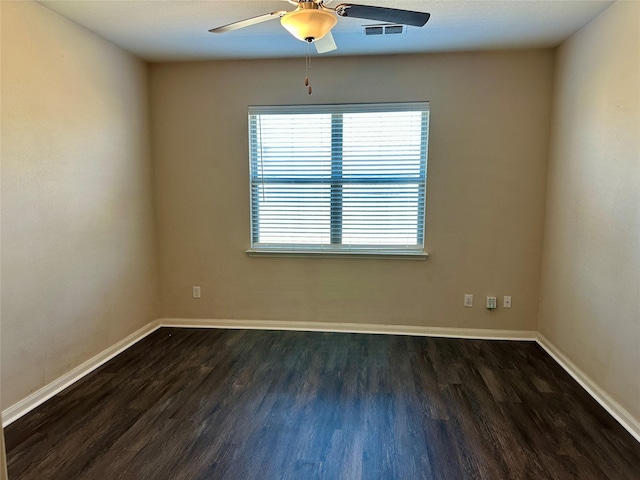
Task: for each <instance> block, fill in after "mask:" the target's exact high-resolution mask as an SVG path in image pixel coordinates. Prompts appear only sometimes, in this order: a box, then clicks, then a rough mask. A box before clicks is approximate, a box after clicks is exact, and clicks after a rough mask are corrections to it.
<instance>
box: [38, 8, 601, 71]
mask: <svg viewBox="0 0 640 480" xmlns="http://www.w3.org/2000/svg"><path fill="white" fill-rule="evenodd" d="M39 3H40V4H42V5H44V6H45V7H46V8H49V9H50V10H53V11H54V12H57V13H59V14H60V15H62V16H64V17H66V18H68V19H70V20H72V21H74V22H75V23H78V24H80V25H82V26H84V27H86V28H87V29H89V30H91V31H93V32H95V33H96V34H98V35H100V36H101V37H103V38H105V39H107V40H109V41H111V42H113V43H115V44H116V45H119V46H120V47H122V48H124V49H125V50H128V51H130V52H132V53H134V54H135V55H137V56H139V57H141V58H143V59H146V60H149V61H176V60H198V59H222V58H277V57H300V56H304V55H305V54H306V51H307V47H306V45H305V44H304V43H303V42H301V41H299V40H296V39H294V38H293V37H292V36H291V35H290V34H289V33H288V32H287V31H285V30H284V28H283V27H282V26H281V25H280V22H279V20H278V19H274V20H270V21H268V22H265V23H261V24H259V25H254V26H252V27H248V28H244V29H241V30H236V31H232V32H227V33H223V34H212V33H209V32H208V30H209V29H210V28H213V27H217V26H221V25H225V24H227V23H231V22H235V21H238V20H243V19H245V18H249V17H254V16H257V15H262V14H265V13H270V12H274V11H278V10H293V9H294V7H293V6H292V5H291V4H289V3H287V2H286V1H285V0H274V1H271V0H257V1H256V0H207V1H192V0H100V1H97V0H42V1H40V2H39ZM325 3H328V4H329V6H331V7H335V6H336V5H339V4H340V3H347V2H346V1H344V0H333V1H331V2H325ZM353 3H358V4H364V5H375V6H380V7H391V8H400V9H406V10H417V11H423V12H429V13H431V19H430V20H429V22H428V23H427V25H426V26H425V27H422V28H417V27H408V28H407V32H406V33H404V34H402V35H386V36H381V37H372V36H366V37H365V36H364V35H363V33H362V25H371V24H375V23H378V22H373V21H367V20H359V19H353V18H342V17H341V18H339V20H338V24H337V25H336V26H335V27H334V29H333V30H332V33H333V36H334V38H335V41H336V43H337V45H338V50H336V51H334V52H331V53H327V54H325V55H370V54H390V53H414V52H442V51H466V50H487V49H510V48H537V47H553V46H557V45H559V44H560V43H562V42H563V41H564V40H565V39H567V38H568V37H569V36H571V35H572V34H573V33H575V32H576V31H577V30H579V29H580V28H581V27H583V26H584V25H586V24H587V23H589V22H590V21H591V20H592V19H593V18H595V17H596V16H598V15H599V14H600V13H601V12H602V11H603V10H605V9H606V8H607V7H608V6H609V5H611V4H612V3H613V2H612V1H599V0H503V1H492V0H491V1H487V0H464V1H459V0H444V1H442V0H440V1H417V0H357V1H355V2H353Z"/></svg>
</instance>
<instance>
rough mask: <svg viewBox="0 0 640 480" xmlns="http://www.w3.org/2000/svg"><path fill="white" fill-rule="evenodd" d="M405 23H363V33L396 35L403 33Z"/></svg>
mask: <svg viewBox="0 0 640 480" xmlns="http://www.w3.org/2000/svg"><path fill="white" fill-rule="evenodd" d="M405 28H406V27H405V25H363V26H362V31H363V33H364V34H365V35H367V36H369V35H398V34H400V33H404V31H405Z"/></svg>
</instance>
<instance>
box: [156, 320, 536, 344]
mask: <svg viewBox="0 0 640 480" xmlns="http://www.w3.org/2000/svg"><path fill="white" fill-rule="evenodd" d="M159 322H160V325H161V326H163V327H182V328H186V327H193V328H230V329H247V330H295V331H302V332H336V333H376V334H386V335H413V336H423V337H446V338H475V339H479V340H528V341H535V340H536V338H537V333H536V332H533V331H528V330H489V329H479V328H448V327H420V326H411V325H378V324H371V323H362V324H361V323H329V322H293V321H278V320H226V319H192V318H161V319H160V320H159Z"/></svg>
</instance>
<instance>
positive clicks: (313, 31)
mask: <svg viewBox="0 0 640 480" xmlns="http://www.w3.org/2000/svg"><path fill="white" fill-rule="evenodd" d="M285 1H287V2H289V3H291V4H292V5H295V6H296V9H295V10H292V11H287V10H279V11H277V12H272V13H267V14H264V15H259V16H257V17H252V18H247V19H245V20H240V21H239V22H234V23H230V24H228V25H223V26H221V27H216V28H212V29H211V30H209V31H210V32H212V33H224V32H229V31H232V30H237V29H239V28H244V27H250V26H252V25H256V24H258V23H262V22H266V21H268V20H272V19H274V18H280V23H281V24H282V26H283V27H284V28H286V29H287V30H288V31H289V33H291V34H292V35H293V36H294V37H295V38H297V39H298V40H302V41H303V42H307V43H312V42H313V43H314V44H315V46H316V50H317V51H318V53H325V52H330V51H332V50H335V49H336V48H337V47H336V44H335V41H334V40H333V36H332V35H331V29H332V28H333V27H334V26H335V25H336V23H337V22H338V18H337V17H351V18H362V19H366V20H376V21H381V22H387V23H394V24H398V25H411V26H414V27H422V26H424V25H425V24H426V23H427V21H428V20H429V17H430V14H429V13H424V12H414V11H411V10H400V9H397V8H386V7H373V6H369V5H355V4H351V3H341V4H340V5H337V6H336V7H335V8H331V7H328V6H327V4H328V3H330V2H331V1H332V0H285Z"/></svg>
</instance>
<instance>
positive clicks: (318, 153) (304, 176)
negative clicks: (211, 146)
mask: <svg viewBox="0 0 640 480" xmlns="http://www.w3.org/2000/svg"><path fill="white" fill-rule="evenodd" d="M428 124H429V105H428V103H426V102H424V103H402V104H367V105H317V106H289V107H250V108H249V146H250V175H251V229H252V245H251V248H252V249H253V250H256V251H260V250H265V251H268V250H274V251H278V250H279V251H294V252H295V251H308V252H313V251H329V252H345V251H348V252H372V253H379V252H382V253H389V252H399V253H407V252H422V251H423V250H424V219H425V195H426V179H427V138H428Z"/></svg>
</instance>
